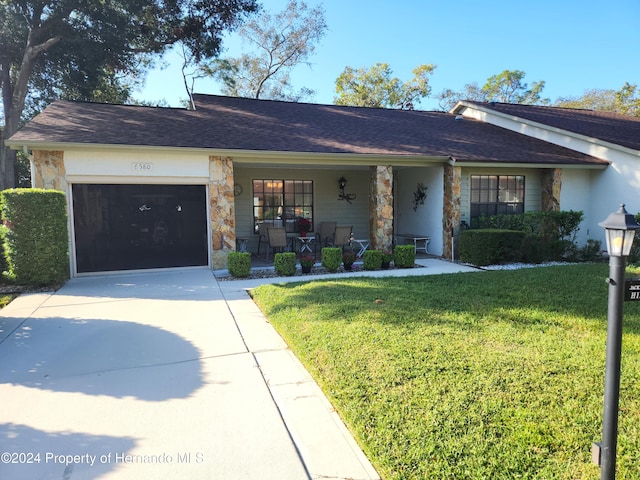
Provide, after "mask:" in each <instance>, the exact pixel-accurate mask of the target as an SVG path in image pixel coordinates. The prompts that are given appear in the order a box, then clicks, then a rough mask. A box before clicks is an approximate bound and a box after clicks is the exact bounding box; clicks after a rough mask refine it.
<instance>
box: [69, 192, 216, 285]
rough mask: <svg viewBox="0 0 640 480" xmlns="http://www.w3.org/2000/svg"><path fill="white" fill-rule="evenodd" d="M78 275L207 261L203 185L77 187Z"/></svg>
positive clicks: (75, 210) (74, 194) (191, 264)
mask: <svg viewBox="0 0 640 480" xmlns="http://www.w3.org/2000/svg"><path fill="white" fill-rule="evenodd" d="M72 188H73V190H72V191H73V219H74V229H75V243H76V245H75V246H76V264H77V270H78V273H86V272H102V271H114V270H136V269H147V268H168V267H188V266H199V265H207V208H206V191H205V186H204V185H98V184H74V185H73V187H72Z"/></svg>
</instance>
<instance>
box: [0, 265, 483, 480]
mask: <svg viewBox="0 0 640 480" xmlns="http://www.w3.org/2000/svg"><path fill="white" fill-rule="evenodd" d="M425 262H427V263H428V267H427V268H426V269H415V270H406V271H404V272H405V274H422V275H424V274H435V273H449V272H454V271H466V270H473V269H470V268H467V267H462V266H458V265H455V264H451V263H448V262H444V261H441V260H435V259H427V260H425ZM397 272H399V271H388V272H375V273H376V274H377V275H378V276H379V275H382V274H387V275H390V274H397ZM367 273H369V275H371V273H372V272H367ZM351 275H358V274H355V273H354V274H351ZM314 278H318V277H314ZM285 280H291V279H269V280H268V281H270V282H275V281H285ZM295 280H300V278H295ZM264 282H265V280H261V281H254V280H247V281H229V282H219V281H217V280H216V278H215V277H214V275H213V274H212V272H211V271H210V270H206V269H192V270H180V271H167V272H162V273H157V272H156V273H147V274H130V275H113V276H102V277H87V278H81V279H72V280H70V281H69V282H67V284H66V285H65V286H64V287H63V288H61V289H60V290H59V291H58V292H56V293H55V294H30V295H23V296H21V297H19V298H18V299H16V300H15V301H13V302H12V303H11V304H10V305H9V306H8V307H6V308H5V309H3V310H1V311H0V365H2V369H1V370H0V398H1V399H2V403H1V408H0V455H1V456H0V478H7V479H32V478H39V479H67V480H69V479H97V478H100V479H118V480H121V479H136V480H138V479H142V478H153V479H182V478H184V479H190V480H192V479H203V480H204V479H207V480H209V479H224V480H235V479H251V480H253V479H260V480H269V479H278V480H288V479H292V480H294V479H309V478H313V479H316V478H322V479H346V478H351V479H362V480H364V479H376V478H379V476H378V474H377V473H376V471H375V470H374V468H373V467H372V466H371V464H370V463H369V461H368V460H367V458H366V457H365V456H364V454H363V453H362V451H361V450H360V449H359V448H358V446H357V444H356V443H355V441H354V440H353V438H352V437H351V435H350V434H349V432H348V430H347V429H346V428H345V426H344V424H343V423H342V422H341V420H340V418H339V417H338V415H337V414H336V413H335V412H334V411H333V409H332V407H331V405H330V404H329V402H328V401H327V400H326V398H325V397H324V395H323V394H322V392H321V391H320V389H319V387H318V386H317V385H316V383H315V382H314V381H313V380H312V378H311V377H310V376H309V374H308V373H307V372H306V370H305V369H304V367H303V366H302V365H301V364H300V363H299V362H298V360H297V359H296V357H295V356H294V355H293V354H292V353H291V351H290V350H289V349H288V348H287V346H286V344H285V343H284V342H283V341H282V339H281V338H280V337H279V335H278V334H277V333H276V332H275V330H273V328H272V327H271V325H270V324H269V323H268V322H267V321H266V319H265V318H264V316H263V315H262V314H261V312H260V311H259V310H258V309H257V307H256V306H255V305H254V303H253V302H252V301H251V300H250V298H249V296H248V294H247V289H250V288H253V287H254V286H256V283H264ZM3 452H5V453H3Z"/></svg>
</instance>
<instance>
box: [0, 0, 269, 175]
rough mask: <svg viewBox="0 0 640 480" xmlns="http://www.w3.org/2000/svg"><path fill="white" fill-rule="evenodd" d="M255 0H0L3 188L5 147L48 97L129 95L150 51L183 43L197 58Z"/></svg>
mask: <svg viewBox="0 0 640 480" xmlns="http://www.w3.org/2000/svg"><path fill="white" fill-rule="evenodd" d="M256 10H257V5H256V0H149V1H147V2H140V1H139V0H120V1H118V2H110V1H107V2H105V1H103V0H83V1H78V0H0V85H1V88H2V112H0V113H2V115H3V120H4V127H3V129H2V134H1V135H0V142H1V143H2V148H1V150H0V188H7V187H11V186H13V185H14V184H15V153H14V152H11V151H10V150H9V149H7V148H6V147H4V142H3V141H4V139H6V138H8V137H10V136H11V135H13V133H15V131H16V130H17V129H18V127H19V126H20V122H21V121H23V120H24V116H25V113H27V114H30V113H32V110H33V109H36V110H37V109H38V108H40V107H41V105H42V104H43V103H44V104H46V103H48V102H49V101H51V99H52V98H56V97H59V96H62V95H64V96H65V97H68V98H74V99H83V100H99V101H100V100H109V101H113V100H114V99H115V100H122V99H126V98H128V95H129V91H130V88H131V86H132V81H131V79H134V80H133V81H134V82H135V79H136V78H140V76H141V75H142V74H143V73H144V71H145V69H146V67H147V66H148V65H149V62H150V61H151V59H152V58H153V56H154V55H156V54H160V53H162V52H163V51H164V50H165V49H166V48H168V47H169V46H170V45H173V44H175V43H177V42H183V43H184V44H185V45H186V46H187V48H188V49H189V50H190V51H191V52H192V53H193V55H194V57H195V58H196V59H198V60H200V59H202V58H207V57H213V56H216V55H217V54H218V53H219V50H220V45H221V35H222V33H223V32H224V30H225V29H230V28H233V27H234V26H236V25H237V23H238V22H239V20H241V19H242V17H243V16H244V14H246V13H249V12H253V11H256Z"/></svg>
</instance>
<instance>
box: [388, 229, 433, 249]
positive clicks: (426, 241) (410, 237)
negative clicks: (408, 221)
mask: <svg viewBox="0 0 640 480" xmlns="http://www.w3.org/2000/svg"><path fill="white" fill-rule="evenodd" d="M396 237H400V238H404V239H406V240H413V248H414V249H415V250H416V252H417V251H418V250H424V253H429V242H430V241H431V237H430V236H428V235H420V234H415V233H396ZM418 242H423V245H422V246H418Z"/></svg>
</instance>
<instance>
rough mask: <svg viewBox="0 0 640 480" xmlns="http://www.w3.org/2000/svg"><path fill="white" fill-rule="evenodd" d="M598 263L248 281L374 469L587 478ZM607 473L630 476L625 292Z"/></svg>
mask: <svg viewBox="0 0 640 480" xmlns="http://www.w3.org/2000/svg"><path fill="white" fill-rule="evenodd" d="M607 273H608V267H607V266H606V265H574V266H561V267H541V268H535V269H525V270H518V271H489V272H478V273H462V274H453V275H433V276H425V277H407V278H398V279H396V278H383V279H372V278H361V279H341V280H328V281H315V282H310V283H295V284H282V285H264V286H262V287H260V288H258V289H256V290H255V291H254V292H253V296H254V299H255V301H256V302H257V304H258V305H259V306H260V308H261V309H262V310H263V311H264V312H265V314H266V315H267V317H268V318H269V320H270V321H271V322H272V323H273V325H274V326H275V327H276V329H277V330H278V331H279V332H280V334H281V335H282V336H283V337H284V338H285V339H286V341H287V342H288V344H289V345H290V346H291V348H292V349H293V351H294V352H295V353H296V354H297V355H298V357H299V358H300V360H301V361H302V362H303V363H304V364H305V365H306V367H307V368H308V369H309V371H310V372H311V373H312V375H313V376H314V377H315V378H316V380H317V381H318V383H319V384H320V385H321V387H322V388H323V390H324V391H325V394H326V395H327V396H328V397H329V398H330V400H331V401H332V403H333V404H334V406H335V407H336V409H337V410H338V412H339V413H340V415H341V416H342V418H343V419H344V421H345V423H346V424H347V425H348V427H349V428H350V430H351V431H352V432H353V434H354V436H355V437H356V439H357V440H358V442H359V443H360V445H361V447H362V448H363V449H364V451H365V453H366V454H367V456H368V457H369V459H370V460H371V461H372V463H373V464H374V466H375V467H376V469H377V470H378V472H379V473H380V474H381V475H382V477H383V478H384V479H385V480H389V479H409V478H411V479H422V478H433V479H509V480H511V479H515V478H527V479H534V478H535V479H597V478H599V475H600V473H599V472H600V470H599V468H598V467H596V466H594V465H593V464H592V463H591V452H590V451H591V444H592V442H594V441H598V440H600V437H601V421H602V401H603V390H604V362H605V340H606V315H607V284H606V283H605V281H604V279H605V278H606V276H607ZM624 321H625V328H624V339H623V359H622V385H621V399H620V426H619V440H618V469H617V471H618V478H621V479H622V478H624V479H631V478H640V304H639V303H637V302H627V303H625V320H624Z"/></svg>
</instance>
